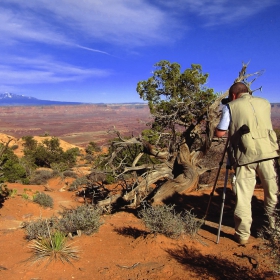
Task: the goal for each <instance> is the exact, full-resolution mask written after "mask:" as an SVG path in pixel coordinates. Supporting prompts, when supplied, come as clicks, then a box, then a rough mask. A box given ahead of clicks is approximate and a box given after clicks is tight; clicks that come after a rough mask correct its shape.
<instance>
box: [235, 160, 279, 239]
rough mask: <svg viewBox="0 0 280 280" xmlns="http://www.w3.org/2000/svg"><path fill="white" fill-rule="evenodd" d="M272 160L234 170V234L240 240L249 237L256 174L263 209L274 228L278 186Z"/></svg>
mask: <svg viewBox="0 0 280 280" xmlns="http://www.w3.org/2000/svg"><path fill="white" fill-rule="evenodd" d="M274 166H275V165H274V159H270V160H264V161H260V162H255V163H250V164H248V165H244V166H238V167H237V168H236V182H235V184H236V196H237V199H236V207H235V211H234V222H235V233H236V235H238V236H239V237H240V238H241V239H248V238H249V237H250V229H251V224H252V211H251V200H252V196H253V193H254V189H255V185H256V173H257V174H258V176H259V178H260V180H261V183H262V186H263V189H264V208H265V211H266V213H267V214H268V218H269V223H270V226H272V227H273V226H274V222H273V221H274V219H273V212H274V210H275V206H276V204H277V195H278V185H277V174H276V171H275V168H274Z"/></svg>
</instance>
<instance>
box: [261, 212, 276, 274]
mask: <svg viewBox="0 0 280 280" xmlns="http://www.w3.org/2000/svg"><path fill="white" fill-rule="evenodd" d="M259 236H260V237H261V238H263V240H264V244H265V248H266V249H268V251H269V254H270V256H271V257H272V258H273V259H274V261H275V262H274V269H275V272H276V273H277V274H280V210H277V211H276V214H275V227H274V228H272V227H270V226H267V227H264V228H263V229H262V230H261V231H260V232H259Z"/></svg>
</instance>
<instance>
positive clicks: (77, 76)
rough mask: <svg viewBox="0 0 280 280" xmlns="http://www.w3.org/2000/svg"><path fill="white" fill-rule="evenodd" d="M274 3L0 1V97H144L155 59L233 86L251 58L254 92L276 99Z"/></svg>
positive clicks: (277, 6)
mask: <svg viewBox="0 0 280 280" xmlns="http://www.w3.org/2000/svg"><path fill="white" fill-rule="evenodd" d="M279 13H280V2H279V1H278V0H265V1H260V0H246V1H244V0H176V1H175V0H153V1H148V0H147V1H145V0H79V1H78V0H55V1H54V0H28V1H23V0H1V1H0V38H1V44H0V53H1V55H0V81H1V83H0V93H4V92H11V93H15V94H23V95H26V96H32V97H36V98H39V99H48V100H58V101H79V102H90V103H97V102H105V103H116V102H138V101H142V100H141V99H140V98H139V96H138V93H137V92H136V86H137V82H139V81H141V80H146V79H147V78H149V77H150V76H151V75H152V71H153V70H154V68H153V65H154V64H155V63H157V62H159V61H160V60H169V61H170V62H177V63H179V64H180V65H181V67H182V70H185V69H186V68H189V67H190V65H191V64H192V63H197V64H201V65H202V69H203V72H205V73H209V79H208V84H207V86H208V87H211V88H214V90H215V91H216V92H223V91H225V90H227V89H228V88H229V86H230V85H231V84H232V83H233V81H234V79H235V78H236V77H237V75H238V72H239V70H240V69H241V66H242V62H246V63H247V62H249V61H250V64H249V67H248V72H255V71H258V70H265V72H264V74H263V75H262V76H261V77H260V78H258V80H257V81H256V82H255V83H254V84H253V87H252V89H255V88H258V87H259V86H261V85H262V86H263V91H262V92H259V91H256V92H255V93H254V94H255V95H258V96H263V97H265V98H267V99H268V100H269V101H270V102H280V97H279V88H280V31H279V30H280V17H279Z"/></svg>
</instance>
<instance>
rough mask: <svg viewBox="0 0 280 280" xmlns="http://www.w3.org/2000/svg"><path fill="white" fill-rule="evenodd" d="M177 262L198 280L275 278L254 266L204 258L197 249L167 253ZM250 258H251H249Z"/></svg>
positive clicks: (208, 256) (221, 259)
mask: <svg viewBox="0 0 280 280" xmlns="http://www.w3.org/2000/svg"><path fill="white" fill-rule="evenodd" d="M166 252H167V253H168V254H169V255H170V256H171V257H172V258H174V259H175V260H176V261H177V262H179V263H180V264H182V265H184V266H185V268H186V270H188V272H192V273H193V275H194V276H195V277H197V278H196V279H210V278H211V279H216V280H227V279H230V280H240V279H242V280H246V279H248V280H249V279H250V280H261V279H267V278H268V277H271V276H273V275H272V273H268V272H267V273H260V271H258V270H257V269H255V268H256V266H255V264H252V268H251V269H248V268H246V267H240V266H239V265H237V264H236V263H234V262H231V261H229V260H227V259H223V258H218V257H217V256H213V255H206V256H203V255H202V254H201V253H200V252H199V251H198V250H197V249H195V248H189V247H187V246H184V247H183V248H178V249H173V250H170V249H169V250H167V251H166ZM248 258H249V256H248Z"/></svg>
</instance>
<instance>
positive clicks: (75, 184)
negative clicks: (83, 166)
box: [68, 176, 88, 191]
mask: <svg viewBox="0 0 280 280" xmlns="http://www.w3.org/2000/svg"><path fill="white" fill-rule="evenodd" d="M87 183H88V179H87V178H86V176H82V177H79V178H77V179H76V180H75V181H73V182H72V183H71V185H70V186H69V189H68V190H69V191H76V190H78V189H79V187H80V186H84V185H86V184H87Z"/></svg>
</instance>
